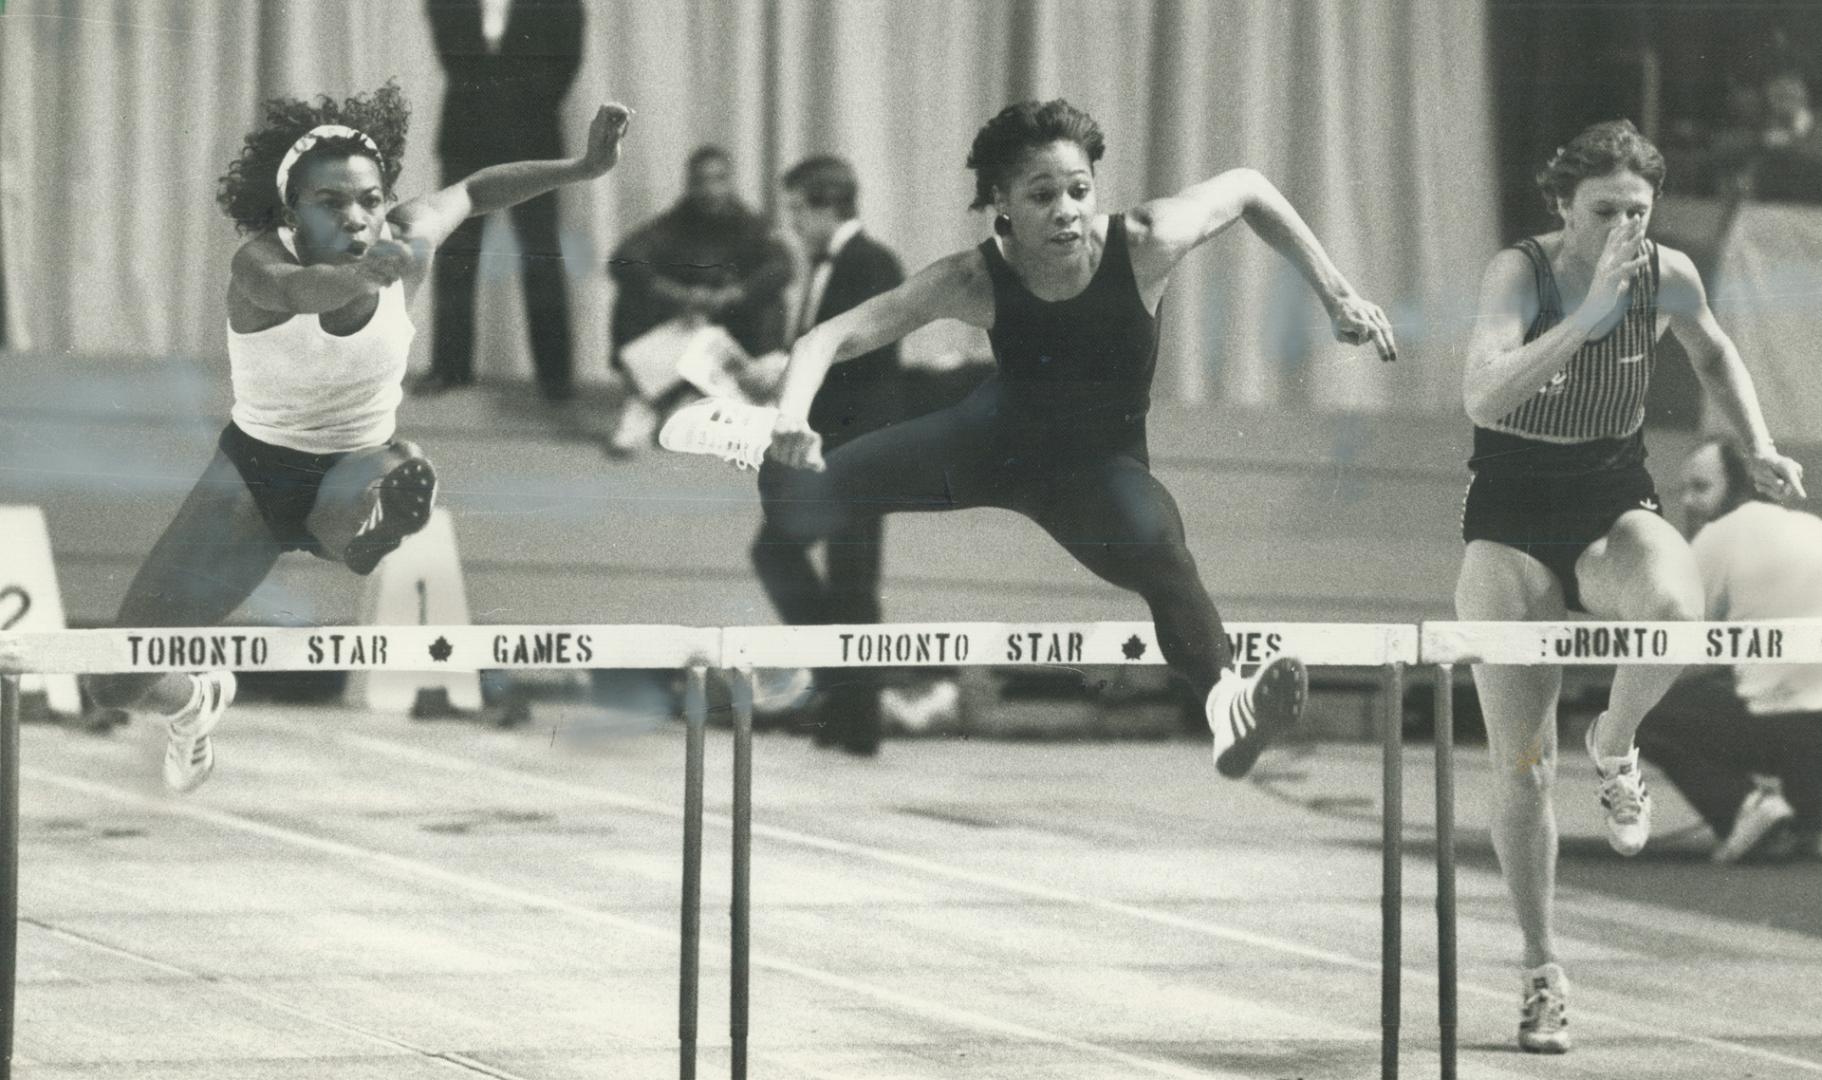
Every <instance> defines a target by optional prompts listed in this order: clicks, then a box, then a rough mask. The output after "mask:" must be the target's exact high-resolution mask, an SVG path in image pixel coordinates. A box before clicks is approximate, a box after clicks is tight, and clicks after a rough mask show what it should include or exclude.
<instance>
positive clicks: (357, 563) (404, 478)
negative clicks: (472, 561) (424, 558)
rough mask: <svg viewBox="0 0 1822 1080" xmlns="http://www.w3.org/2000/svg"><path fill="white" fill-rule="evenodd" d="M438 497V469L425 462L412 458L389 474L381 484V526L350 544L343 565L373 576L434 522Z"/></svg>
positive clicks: (344, 554)
mask: <svg viewBox="0 0 1822 1080" xmlns="http://www.w3.org/2000/svg"><path fill="white" fill-rule="evenodd" d="M436 494H437V473H436V469H434V468H432V467H431V464H430V462H429V460H427V459H425V458H422V457H412V458H410V459H409V460H407V461H405V462H404V464H402V465H399V466H398V467H397V468H395V469H393V470H392V471H391V472H389V473H387V474H386V475H385V477H384V478H383V479H381V480H380V523H379V524H378V525H376V526H374V527H373V529H372V530H370V531H368V532H364V533H362V534H361V535H359V536H357V537H355V538H354V540H353V541H352V542H350V543H349V545H348V550H347V551H346V552H345V553H343V555H342V562H344V563H345V564H347V566H348V569H350V570H352V571H354V572H355V573H357V574H359V575H361V576H362V577H365V576H367V575H368V574H371V573H373V571H374V568H375V567H377V566H379V564H380V560H381V559H384V558H385V557H386V556H388V555H390V554H392V553H393V552H394V551H397V550H398V547H399V545H400V544H402V543H404V542H405V538H406V537H407V536H410V535H411V534H412V533H415V532H417V531H418V530H419V529H422V528H423V527H424V526H425V524H427V523H428V522H429V521H430V509H431V507H432V506H434V505H435V503H436Z"/></svg>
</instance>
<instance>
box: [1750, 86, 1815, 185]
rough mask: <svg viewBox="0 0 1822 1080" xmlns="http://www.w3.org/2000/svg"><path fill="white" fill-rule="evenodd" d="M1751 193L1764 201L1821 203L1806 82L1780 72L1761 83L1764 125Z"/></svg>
mask: <svg viewBox="0 0 1822 1080" xmlns="http://www.w3.org/2000/svg"><path fill="white" fill-rule="evenodd" d="M1751 190H1752V195H1753V197H1754V198H1756V199H1760V200H1763V201H1766V202H1822V131H1818V130H1817V128H1816V114H1815V111H1814V110H1813V109H1811V108H1810V101H1809V83H1808V82H1806V81H1805V80H1804V78H1803V76H1802V74H1801V73H1799V72H1796V71H1789V70H1787V71H1782V72H1779V73H1778V74H1776V75H1773V76H1772V77H1771V78H1770V79H1768V80H1766V82H1765V123H1764V125H1763V126H1762V127H1761V129H1760V151H1759V156H1758V160H1757V162H1756V163H1755V165H1754V167H1753V170H1752V188H1751Z"/></svg>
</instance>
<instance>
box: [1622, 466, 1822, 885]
mask: <svg viewBox="0 0 1822 1080" xmlns="http://www.w3.org/2000/svg"><path fill="white" fill-rule="evenodd" d="M1681 481H1682V492H1681V496H1680V498H1681V502H1682V507H1683V513H1684V531H1685V532H1689V533H1692V534H1693V539H1692V541H1691V544H1692V546H1693V547H1694V549H1695V555H1696V562H1697V563H1698V565H1699V566H1700V568H1701V572H1702V589H1703V593H1704V594H1705V596H1706V598H1707V599H1706V602H1707V612H1706V617H1707V618H1708V619H1710V620H1713V621H1727V622H1739V621H1750V620H1758V619H1790V618H1810V617H1817V616H1822V518H1818V517H1816V516H1815V515H1813V514H1807V513H1803V512H1802V511H1798V510H1792V509H1789V508H1787V507H1783V506H1779V505H1777V504H1776V503H1772V502H1767V501H1765V500H1764V499H1763V498H1762V497H1761V496H1760V495H1759V494H1758V492H1757V491H1756V489H1755V488H1754V485H1753V482H1752V477H1751V474H1750V472H1749V471H1748V467H1747V464H1746V459H1745V457H1744V456H1743V455H1742V454H1741V452H1740V451H1739V450H1738V449H1737V448H1736V447H1735V446H1734V445H1733V444H1731V443H1729V442H1725V441H1721V440H1713V441H1710V442H1707V443H1704V444H1703V445H1702V446H1700V447H1698V448H1697V449H1696V451H1695V452H1694V453H1693V454H1691V455H1690V456H1689V459H1688V460H1687V461H1686V462H1684V464H1683V470H1682V477H1681ZM1638 744H1639V751H1640V753H1641V754H1642V755H1643V756H1644V757H1645V758H1646V760H1648V761H1650V762H1652V763H1653V764H1654V765H1656V766H1657V767H1658V768H1659V769H1661V770H1663V771H1664V773H1665V774H1666V775H1667V776H1668V777H1669V778H1670V780H1671V782H1672V783H1673V784H1675V785H1676V787H1677V789H1678V790H1679V791H1680V792H1682V794H1683V796H1684V797H1685V798H1686V799H1688V800H1689V802H1690V804H1691V805H1692V806H1694V807H1695V809H1696V811H1697V812H1698V813H1700V814H1701V815H1702V818H1703V820H1705V821H1707V823H1708V825H1709V826H1710V827H1711V828H1712V829H1713V830H1714V834H1715V836H1716V837H1717V838H1718V839H1719V843H1718V844H1717V846H1716V847H1715V850H1714V854H1713V858H1714V860H1715V861H1716V862H1723V863H1727V862H1743V861H1770V860H1777V859H1783V858H1789V857H1790V856H1792V855H1795V854H1799V853H1814V852H1815V849H1816V844H1817V835H1818V832H1819V831H1822V666H1812V665H1797V664H1741V665H1738V666H1736V667H1732V668H1727V667H1718V668H1716V667H1709V668H1691V669H1689V670H1688V671H1687V672H1685V673H1684V675H1683V677H1682V678H1681V679H1680V680H1678V682H1677V683H1676V685H1675V686H1673V687H1671V689H1670V692H1669V693H1668V694H1666V695H1665V696H1664V699H1663V701H1661V702H1659V703H1658V705H1657V707H1656V708H1654V709H1652V711H1651V712H1650V713H1649V714H1647V715H1646V717H1645V722H1644V724H1643V725H1642V726H1641V727H1640V728H1639V732H1638ZM1780 789H1781V790H1780Z"/></svg>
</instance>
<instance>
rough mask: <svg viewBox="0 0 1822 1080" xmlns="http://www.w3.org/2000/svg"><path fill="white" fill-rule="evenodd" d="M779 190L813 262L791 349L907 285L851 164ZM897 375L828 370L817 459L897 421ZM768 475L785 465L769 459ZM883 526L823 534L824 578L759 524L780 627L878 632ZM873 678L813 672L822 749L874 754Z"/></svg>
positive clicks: (818, 406)
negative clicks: (851, 626)
mask: <svg viewBox="0 0 1822 1080" xmlns="http://www.w3.org/2000/svg"><path fill="white" fill-rule="evenodd" d="M784 192H785V198H784V207H785V219H786V222H787V223H788V224H789V226H790V228H791V231H792V232H793V233H795V234H796V236H797V238H798V239H799V240H800V241H801V242H802V244H803V247H804V250H805V251H806V252H807V253H808V254H809V256H810V272H809V274H808V276H807V278H806V279H805V281H804V282H803V289H802V292H801V293H800V294H799V295H798V296H797V297H796V303H795V304H794V306H793V312H794V315H795V317H794V318H792V319H791V321H790V325H789V326H788V327H787V332H788V336H789V338H790V339H791V340H795V339H796V338H797V337H798V336H800V335H802V334H803V333H804V332H805V331H807V330H809V329H810V327H812V326H815V325H816V324H817V323H820V322H824V321H826V320H828V319H832V318H834V317H835V316H837V315H840V314H841V313H842V312H844V311H847V310H848V309H849V308H852V307H856V306H858V305H859V304H861V303H863V302H865V301H866V300H868V299H870V298H872V297H874V296H877V295H879V294H880V293H883V292H886V291H888V290H890V289H893V288H896V287H897V286H898V285H899V284H900V283H901V282H903V281H904V280H905V274H904V270H903V269H902V268H901V267H900V266H899V262H898V258H897V256H895V255H893V254H892V252H891V251H890V250H889V249H887V248H886V247H885V246H884V245H882V244H880V243H879V242H878V241H876V240H874V239H873V238H872V237H870V236H868V235H867V234H866V233H865V232H863V231H862V230H861V226H860V219H859V218H858V217H857V216H856V204H857V202H858V197H859V185H858V183H857V182H856V180H855V178H854V170H853V169H852V168H851V167H849V165H848V163H847V162H845V161H843V160H841V159H840V158H835V157H813V158H809V159H807V160H805V161H803V162H800V163H799V164H797V165H796V166H794V167H793V168H792V169H791V170H790V171H789V172H787V173H785V174H784ZM901 374H902V372H901V369H900V367H899V356H898V346H897V345H896V344H892V345H888V346H886V347H885V348H882V349H879V350H877V351H875V352H871V353H868V354H866V355H865V356H859V357H856V358H854V359H853V360H849V361H846V362H843V363H840V364H837V365H835V367H834V368H833V369H832V370H831V371H830V372H829V376H828V379H827V380H826V381H825V382H824V383H823V385H822V388H821V390H819V391H818V392H817V394H816V399H815V401H814V402H813V403H812V404H811V406H810V424H811V426H812V427H814V428H815V429H816V430H817V432H819V433H820V434H821V435H822V437H823V448H824V450H825V452H826V451H830V450H834V449H835V448H836V447H838V446H840V445H841V444H843V443H845V442H847V441H848V440H850V439H854V438H857V437H859V436H861V435H865V434H866V433H867V432H869V431H873V430H875V429H876V428H881V427H884V426H886V425H887V424H890V423H892V422H894V421H895V420H897V419H899V417H900V415H901V410H902V408H903V400H902V399H903V386H902V382H901ZM765 468H767V469H777V468H782V466H780V465H778V464H777V463H775V462H770V461H768V462H767V463H766V464H765ZM883 525H884V520H883V518H878V517H875V518H871V519H869V520H867V521H865V522H863V523H862V524H860V525H858V526H856V527H855V528H854V529H853V530H851V531H849V532H845V533H838V534H836V535H834V536H831V537H830V538H829V539H828V541H827V547H826V556H827V559H826V561H827V564H828V573H827V576H826V577H822V576H818V574H817V572H816V569H815V567H814V566H812V565H811V563H810V551H809V546H808V545H806V544H803V543H799V542H797V541H794V540H790V539H787V538H786V537H784V536H783V535H781V534H779V533H778V532H777V531H776V530H774V529H773V528H772V527H771V526H770V525H765V526H762V527H761V528H760V530H759V535H758V537H757V538H756V539H755V540H754V541H753V550H752V555H753V565H754V567H755V569H757V570H758V571H759V578H760V581H761V582H762V583H763V584H764V585H765V589H766V593H767V595H769V596H770V597H771V598H772V603H773V605H774V606H775V607H777V609H778V613H779V615H780V616H781V617H783V619H784V621H785V622H787V623H791V624H797V625H814V624H827V623H873V622H878V621H879V620H880V598H879V580H880V543H881V541H882V540H883V539H884V527H883ZM876 675H877V673H876V672H871V671H869V670H868V669H865V668H848V669H830V670H824V671H819V672H817V673H816V684H817V695H816V698H815V702H814V708H815V709H816V716H815V720H814V730H815V733H816V741H817V743H818V744H819V745H824V746H828V745H835V744H839V745H841V746H842V747H843V748H844V749H846V750H848V751H849V752H851V753H855V754H862V755H870V754H874V753H877V752H878V751H879V736H880V710H879V682H878V679H877V678H876Z"/></svg>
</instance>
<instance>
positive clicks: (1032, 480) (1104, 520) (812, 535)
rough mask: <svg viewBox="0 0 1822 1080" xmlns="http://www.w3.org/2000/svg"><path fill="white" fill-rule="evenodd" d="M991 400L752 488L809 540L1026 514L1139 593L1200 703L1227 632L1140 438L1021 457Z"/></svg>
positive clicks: (908, 425)
mask: <svg viewBox="0 0 1822 1080" xmlns="http://www.w3.org/2000/svg"><path fill="white" fill-rule="evenodd" d="M999 401H1000V386H999V381H998V379H989V380H988V381H987V383H986V384H984V385H983V386H981V387H980V388H979V389H977V390H976V391H975V392H974V393H973V394H972V395H970V396H969V397H968V399H967V400H965V401H963V402H962V403H961V404H959V405H955V406H953V407H951V408H948V409H944V410H942V411H940V412H935V413H931V414H929V415H927V416H922V417H919V418H918V419H916V420H911V421H907V422H905V423H902V424H895V425H893V426H891V427H888V428H885V429H882V430H880V431H876V432H873V433H872V434H869V435H864V436H862V437H860V438H858V439H855V440H854V441H853V442H850V443H848V444H846V445H844V446H842V447H841V448H840V449H838V450H836V451H834V452H833V453H830V454H829V455H828V459H827V461H828V468H827V469H826V470H825V471H823V472H820V473H817V472H810V471H808V470H805V469H792V468H787V467H785V466H782V465H779V464H777V463H776V462H767V463H766V466H765V468H764V469H762V470H761V471H760V474H759V491H760V495H761V497H762V498H763V500H764V503H765V514H766V521H767V524H768V526H770V527H771V528H773V529H775V530H777V531H778V532H779V533H780V534H782V535H784V536H788V537H790V538H793V539H797V540H800V541H804V542H809V541H812V540H819V539H822V538H824V537H827V536H830V535H832V534H834V533H836V532H838V531H841V530H843V529H848V528H852V527H853V526H854V524H855V523H856V522H857V521H860V520H864V519H865V518H867V517H871V516H877V515H882V514H891V513H902V512H906V511H933V510H965V509H969V508H973V507H980V506H993V507H999V508H1001V509H1005V510H1011V511H1014V512H1015V513H1019V514H1023V515H1024V516H1025V517H1028V518H1030V519H1031V520H1032V521H1035V522H1037V523H1038V525H1040V526H1042V527H1043V529H1044V531H1045V532H1048V533H1049V534H1050V535H1051V536H1052V537H1053V538H1055V540H1056V541H1057V543H1059V544H1062V545H1063V547H1064V548H1065V549H1066V550H1067V551H1068V552H1069V553H1070V554H1071V555H1073V556H1075V557H1076V560H1077V561H1079V562H1080V563H1081V564H1082V565H1083V566H1086V567H1088V569H1090V570H1092V571H1094V573H1095V574H1097V575H1098V576H1100V577H1101V578H1103V579H1105V580H1107V581H1110V582H1112V583H1113V584H1115V585H1118V586H1120V587H1121V588H1123V589H1130V590H1132V591H1133V592H1136V593H1138V594H1139V595H1140V596H1141V597H1143V598H1144V600H1145V602H1146V604H1148V605H1149V606H1150V607H1151V617H1152V622H1153V623H1154V624H1155V625H1156V627H1157V632H1158V644H1159V646H1160V647H1161V648H1162V649H1163V652H1164V659H1165V660H1166V661H1167V662H1168V663H1169V664H1170V666H1171V668H1172V669H1173V670H1175V671H1176V672H1177V673H1179V674H1180V675H1182V676H1184V677H1185V678H1187V679H1188V680H1189V682H1190V684H1191V686H1192V687H1193V689H1194V690H1195V691H1196V693H1197V694H1198V695H1206V694H1207V693H1208V691H1209V690H1210V688H1212V687H1213V686H1214V685H1215V680H1216V679H1217V678H1219V677H1220V673H1221V671H1222V670H1223V669H1224V668H1226V667H1227V666H1228V664H1229V662H1230V649H1229V646H1228V642H1227V635H1226V634H1225V633H1224V632H1223V630H1222V627H1221V617H1220V615H1219V614H1217V613H1216V611H1215V605H1214V602H1213V601H1212V600H1210V599H1209V596H1208V590H1207V589H1205V588H1203V587H1202V579H1201V578H1200V577H1198V576H1197V574H1196V561H1195V558H1194V557H1193V556H1192V555H1191V554H1190V552H1189V548H1187V547H1186V546H1184V542H1183V518H1182V515H1180V514H1179V513H1178V512H1177V504H1176V501H1175V500H1173V499H1172V498H1171V497H1170V492H1168V491H1166V490H1165V489H1164V485H1163V484H1160V483H1159V482H1158V480H1157V478H1156V477H1154V476H1152V475H1151V469H1150V468H1149V466H1148V463H1147V458H1146V452H1145V442H1144V437H1143V433H1142V431H1140V432H1139V433H1138V434H1137V435H1136V437H1133V438H1128V439H1126V440H1125V442H1126V445H1125V446H1123V447H1121V448H1118V449H1112V450H1106V451H1103V452H1087V451H1078V452H1076V453H1072V454H1071V455H1070V458H1069V460H1068V461H1066V462H1058V461H1055V460H1044V461H1038V460H1032V459H1030V458H1024V459H1021V457H1020V455H1019V454H1018V453H1017V452H1016V449H1015V448H1017V447H1018V446H1020V445H1021V444H1020V442H1019V441H1018V440H1016V439H1012V438H1009V437H1007V436H1006V435H1005V430H1006V427H1007V425H1006V422H1005V421H1003V420H1002V419H1001V418H1000V407H999ZM1023 445H1031V444H1030V443H1029V442H1027V443H1024V444H1023ZM1074 445H1077V446H1079V445H1080V443H1077V444H1074Z"/></svg>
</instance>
